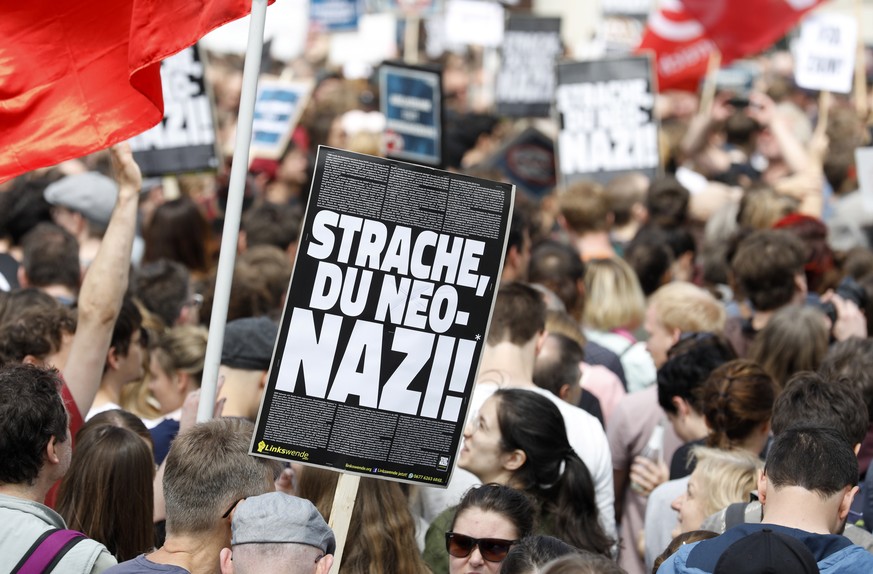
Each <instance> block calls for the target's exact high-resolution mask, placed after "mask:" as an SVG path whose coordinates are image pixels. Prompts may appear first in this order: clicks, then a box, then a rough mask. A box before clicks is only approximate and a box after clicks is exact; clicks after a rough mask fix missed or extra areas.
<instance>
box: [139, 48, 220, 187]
mask: <svg viewBox="0 0 873 574" xmlns="http://www.w3.org/2000/svg"><path fill="white" fill-rule="evenodd" d="M203 69H204V66H203V62H202V60H201V59H200V51H199V50H198V49H197V46H196V45H195V46H191V47H190V48H186V49H185V50H182V51H181V52H179V53H178V54H176V55H174V56H170V57H169V58H167V59H166V60H164V61H163V62H161V84H162V85H163V88H164V119H163V120H162V121H161V123H160V124H158V125H156V126H155V127H153V128H152V129H150V130H147V131H145V132H143V133H141V134H139V135H138V136H136V137H133V138H131V139H130V147H131V149H132V150H133V159H135V160H136V163H137V164H139V167H140V169H141V170H142V174H143V175H144V176H146V177H152V176H158V175H168V174H174V173H184V172H190V171H207V170H214V169H216V168H217V167H218V163H219V161H218V151H217V149H216V138H215V123H214V117H213V113H212V97H211V94H210V93H209V91H208V89H207V86H206V81H205V78H204V72H203Z"/></svg>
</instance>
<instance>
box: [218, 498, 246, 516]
mask: <svg viewBox="0 0 873 574" xmlns="http://www.w3.org/2000/svg"><path fill="white" fill-rule="evenodd" d="M243 500H245V498H237V499H236V500H234V501H233V504H231V505H230V508H228V509H227V510H226V511H225V512H224V514H222V515H221V517H222V518H227V517H228V516H230V513H231V512H233V509H234V508H236V505H237V504H239V503H240V502H242V501H243Z"/></svg>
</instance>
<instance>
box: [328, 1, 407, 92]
mask: <svg viewBox="0 0 873 574" xmlns="http://www.w3.org/2000/svg"><path fill="white" fill-rule="evenodd" d="M396 38H397V18H396V16H394V14H388V13H385V14H364V15H363V16H361V19H360V21H359V23H358V30H357V31H356V32H337V33H334V34H331V36H330V51H329V53H328V61H329V62H330V63H331V64H337V65H340V66H343V72H344V75H345V77H346V78H350V76H349V72H352V77H351V78H350V79H353V78H366V77H368V76H369V74H370V73H371V69H370V68H371V67H372V66H375V65H377V64H379V63H380V62H382V61H384V60H391V59H393V58H395V57H397V40H396Z"/></svg>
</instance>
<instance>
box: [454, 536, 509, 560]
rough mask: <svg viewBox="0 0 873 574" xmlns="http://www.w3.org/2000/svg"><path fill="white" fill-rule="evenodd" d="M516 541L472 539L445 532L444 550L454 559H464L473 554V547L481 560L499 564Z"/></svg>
mask: <svg viewBox="0 0 873 574" xmlns="http://www.w3.org/2000/svg"><path fill="white" fill-rule="evenodd" d="M516 542H518V541H517V540H503V539H502V538H473V537H471V536H465V535H463V534H457V533H455V532H446V550H448V552H449V554H451V555H452V556H454V557H455V558H466V557H467V556H469V555H470V553H471V552H473V548H474V547H477V546H478V547H479V552H480V553H481V554H482V558H484V559H485V560H487V561H488V562H500V561H501V560H503V559H504V558H506V554H507V553H508V552H509V549H510V547H511V546H512V545H513V544H515V543H516Z"/></svg>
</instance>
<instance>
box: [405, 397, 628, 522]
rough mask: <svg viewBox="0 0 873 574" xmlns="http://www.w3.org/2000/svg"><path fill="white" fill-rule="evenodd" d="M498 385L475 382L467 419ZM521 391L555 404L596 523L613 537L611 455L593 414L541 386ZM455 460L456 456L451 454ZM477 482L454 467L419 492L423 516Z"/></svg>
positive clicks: (431, 516)
mask: <svg viewBox="0 0 873 574" xmlns="http://www.w3.org/2000/svg"><path fill="white" fill-rule="evenodd" d="M498 388H499V387H498V386H497V385H495V384H494V383H478V384H477V385H476V389H475V390H474V391H473V396H472V397H471V399H470V411H469V414H468V415H467V418H468V420H470V418H471V417H474V416H476V414H477V413H478V412H479V409H480V408H481V407H482V404H483V403H485V401H486V400H487V399H488V397H490V396H491V395H492V394H494V392H495V391H496V390H497V389H498ZM524 390H529V391H533V392H535V393H538V394H540V395H542V396H544V397H546V398H547V399H549V400H550V401H552V402H553V403H555V405H557V407H558V409H559V410H560V411H561V415H562V416H563V417H564V424H565V425H566V427H567V438H568V440H569V442H570V446H572V447H573V450H575V451H576V454H578V455H579V458H581V459H582V461H583V462H584V463H585V466H587V467H588V472H590V473H591V478H592V480H593V481H594V496H595V498H596V500H597V510H598V512H599V513H600V524H601V526H603V529H604V531H605V532H606V534H607V535H608V536H611V537H613V538H615V536H616V531H615V491H614V490H613V486H612V455H611V454H610V451H609V442H608V441H607V440H606V433H605V432H604V431H603V427H602V426H601V425H600V421H598V420H597V419H596V418H595V417H593V416H591V415H590V414H588V413H587V412H585V411H584V410H582V409H580V408H579V407H574V406H573V405H571V404H570V403H567V402H566V401H563V400H561V399H559V398H558V397H556V396H555V395H553V394H552V393H550V392H549V391H547V390H545V389H541V388H539V387H533V386H531V387H524ZM455 458H456V459H457V457H455ZM477 484H479V479H477V478H476V477H475V476H474V475H473V474H472V473H470V472H468V471H466V470H464V469H462V468H457V467H456V468H455V470H454V472H453V473H452V478H451V480H450V481H449V485H448V487H447V488H445V489H443V490H439V489H436V488H426V489H423V492H422V503H423V504H422V506H423V508H422V513H423V518H424V519H425V520H427V521H428V522H431V521H432V520H433V519H434V518H436V516H437V515H438V514H440V513H441V512H442V511H444V510H445V509H447V508H451V507H452V506H455V505H457V504H458V502H460V500H461V498H462V497H463V495H464V493H465V492H466V491H467V490H468V489H469V488H470V487H471V486H475V485H477Z"/></svg>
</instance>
